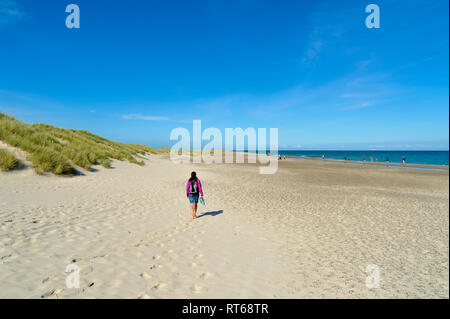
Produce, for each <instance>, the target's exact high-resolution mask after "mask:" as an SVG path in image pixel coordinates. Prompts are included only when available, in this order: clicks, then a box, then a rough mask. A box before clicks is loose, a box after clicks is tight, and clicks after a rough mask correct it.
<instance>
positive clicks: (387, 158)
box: [386, 157, 389, 167]
mask: <svg viewBox="0 0 450 319" xmlns="http://www.w3.org/2000/svg"><path fill="white" fill-rule="evenodd" d="M386 166H387V167H389V157H386Z"/></svg>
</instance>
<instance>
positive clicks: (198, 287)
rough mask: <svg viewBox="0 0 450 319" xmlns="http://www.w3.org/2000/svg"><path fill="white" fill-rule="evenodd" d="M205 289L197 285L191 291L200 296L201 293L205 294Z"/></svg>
mask: <svg viewBox="0 0 450 319" xmlns="http://www.w3.org/2000/svg"><path fill="white" fill-rule="evenodd" d="M204 290H205V289H204V288H203V286H200V285H197V284H195V285H193V286H192V287H191V291H192V292H193V293H196V294H199V293H201V292H203V291H204Z"/></svg>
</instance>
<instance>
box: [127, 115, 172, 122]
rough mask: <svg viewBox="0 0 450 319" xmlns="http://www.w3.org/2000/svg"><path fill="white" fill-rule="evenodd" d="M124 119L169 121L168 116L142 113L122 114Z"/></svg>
mask: <svg viewBox="0 0 450 319" xmlns="http://www.w3.org/2000/svg"><path fill="white" fill-rule="evenodd" d="M122 118H123V119H124V120H141V121H170V119H169V118H168V117H164V116H152V115H142V114H124V115H122Z"/></svg>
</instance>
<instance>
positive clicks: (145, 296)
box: [138, 293, 152, 299]
mask: <svg viewBox="0 0 450 319" xmlns="http://www.w3.org/2000/svg"><path fill="white" fill-rule="evenodd" d="M151 298H152V297H151V296H149V295H147V294H145V293H144V294H142V295H140V296H139V297H138V299H151Z"/></svg>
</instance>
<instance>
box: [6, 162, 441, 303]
mask: <svg viewBox="0 0 450 319" xmlns="http://www.w3.org/2000/svg"><path fill="white" fill-rule="evenodd" d="M113 167H114V168H113V169H105V168H102V167H98V171H97V172H85V175H84V176H76V177H71V178H69V177H56V176H37V175H35V174H34V173H33V172H32V170H31V169H25V170H20V171H17V172H11V173H7V174H5V173H4V174H0V287H1V288H0V297H2V298H42V297H43V298H232V297H234V298H309V297H315V298H323V297H326V298H391V297H395V298H404V297H405V298H416V297H420V298H448V297H449V290H448V289H449V288H448V282H449V277H448V272H449V267H448V251H449V237H448V235H449V234H448V231H449V225H448V221H449V203H448V200H449V184H448V171H447V172H442V171H424V170H410V169H402V168H382V167H367V166H366V167H363V166H358V165H342V164H334V163H322V162H320V161H301V160H286V161H281V162H280V168H279V170H278V172H277V173H276V174H274V175H259V174H258V170H257V167H256V165H249V164H239V165H237V164H222V165H218V164H214V165H203V164H196V165H194V164H178V165H175V164H173V163H172V162H171V161H170V160H169V159H168V158H167V157H166V156H152V157H151V158H149V159H148V160H147V161H146V165H145V166H144V167H139V166H136V165H132V164H129V163H126V162H120V161H113ZM191 170H196V171H197V173H198V175H199V177H200V178H201V180H202V183H203V186H204V189H205V199H206V202H207V205H206V206H203V207H200V211H199V214H198V215H199V217H200V218H198V219H197V220H195V221H191V220H190V214H189V209H188V203H187V199H186V197H185V194H184V185H185V180H186V178H187V177H188V176H189V173H190V171H191ZM72 263H74V264H76V265H77V266H78V267H79V268H80V279H81V285H80V289H75V288H72V289H69V288H66V284H65V280H66V277H67V275H68V274H67V273H66V272H65V269H66V266H67V265H69V264H72ZM369 264H375V265H377V266H378V267H379V269H380V288H378V289H368V288H367V287H366V285H365V280H366V277H367V274H366V272H365V269H366V266H367V265H369Z"/></svg>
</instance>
